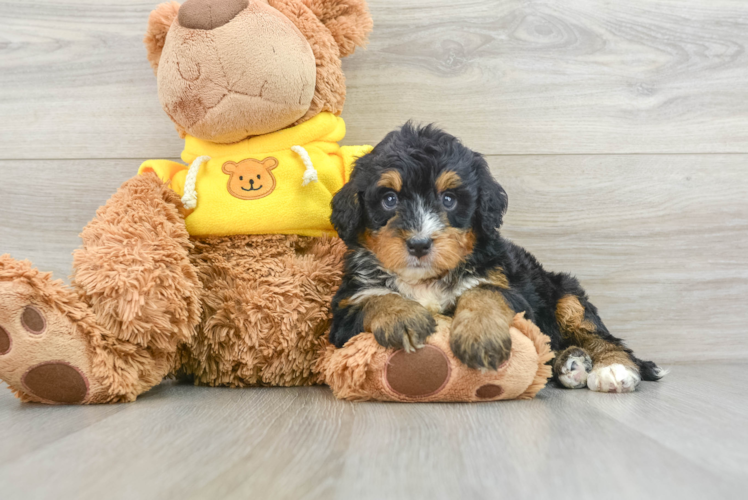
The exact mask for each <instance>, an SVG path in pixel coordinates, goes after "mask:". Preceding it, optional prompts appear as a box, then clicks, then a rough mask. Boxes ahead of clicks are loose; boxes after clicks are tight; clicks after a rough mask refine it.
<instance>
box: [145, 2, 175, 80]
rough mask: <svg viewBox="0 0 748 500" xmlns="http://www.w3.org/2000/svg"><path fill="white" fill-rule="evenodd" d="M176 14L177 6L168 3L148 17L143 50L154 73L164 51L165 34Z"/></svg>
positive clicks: (173, 3) (157, 8)
mask: <svg viewBox="0 0 748 500" xmlns="http://www.w3.org/2000/svg"><path fill="white" fill-rule="evenodd" d="M178 13H179V4H178V3H177V2H168V3H162V4H161V5H159V6H158V7H156V9H155V10H154V11H153V12H151V15H150V16H149V17H148V29H147V30H146V32H145V38H143V43H145V48H146V50H147V51H148V62H149V63H151V68H153V72H154V73H157V72H158V62H159V61H160V60H161V51H162V50H163V49H164V43H165V42H166V34H167V33H168V32H169V28H171V24H172V23H173V22H174V19H176V18H177V14H178Z"/></svg>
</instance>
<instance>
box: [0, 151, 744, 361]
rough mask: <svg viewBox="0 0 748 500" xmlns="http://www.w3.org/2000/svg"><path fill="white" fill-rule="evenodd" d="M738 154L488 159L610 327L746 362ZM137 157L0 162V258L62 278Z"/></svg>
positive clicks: (669, 356)
mask: <svg viewBox="0 0 748 500" xmlns="http://www.w3.org/2000/svg"><path fill="white" fill-rule="evenodd" d="M468 143H469V141H468ZM746 162H748V156H745V155H621V156H615V155H611V156H597V155H592V156H542V155H541V156H496V157H489V163H490V165H491V168H492V171H493V173H494V175H495V176H496V178H497V179H499V181H500V182H501V183H502V184H503V186H504V187H505V189H506V190H507V192H508V194H509V212H508V214H507V217H506V223H505V226H504V235H505V236H507V237H509V238H510V239H512V240H513V241H515V242H516V243H518V244H520V245H522V246H524V247H525V248H527V249H528V250H530V251H531V252H533V253H534V254H535V255H536V256H537V257H538V259H539V260H540V261H541V262H542V263H543V264H544V265H545V267H546V268H547V269H548V270H552V271H565V272H570V273H572V274H575V275H576V276H577V277H578V278H579V279H580V281H581V282H582V285H583V286H585V287H586V289H587V291H588V292H589V294H590V297H591V299H592V302H593V303H594V304H595V305H597V306H598V308H599V309H600V313H601V316H602V318H603V321H605V323H606V324H607V326H608V328H609V329H610V330H611V332H613V333H614V334H615V335H618V336H620V337H622V338H624V339H626V341H627V342H628V344H629V345H630V346H631V347H632V348H634V350H635V351H636V352H637V354H639V355H640V356H641V357H644V358H652V359H655V360H656V361H658V362H660V363H666V364H667V363H670V362H675V361H692V360H705V359H746V358H748V335H746V329H745V325H746V324H748V308H745V307H738V306H737V305H739V304H743V303H744V302H745V297H746V296H748V202H746V199H745V193H747V192H748V175H746V174H745V172H746V169H745V164H746ZM138 164H139V161H137V160H58V161H13V162H10V161H0V189H2V190H3V193H2V194H1V195H0V196H1V197H2V199H3V200H4V202H3V203H2V204H0V234H1V235H2V238H0V253H6V252H7V253H10V254H11V255H12V256H13V257H15V258H19V259H21V258H28V259H30V260H32V262H34V264H36V265H37V266H38V267H39V268H40V269H43V270H50V271H54V272H55V275H56V277H59V278H64V277H66V276H67V275H69V273H70V271H71V268H70V265H71V262H72V259H71V255H70V254H71V252H72V251H73V250H74V249H75V248H76V247H77V246H78V245H79V244H80V241H79V239H78V236H77V235H78V233H79V232H80V230H81V229H82V228H83V226H84V225H85V224H86V223H87V222H88V221H89V220H90V219H91V218H92V217H93V216H94V214H95V212H96V208H97V207H98V206H99V205H101V204H103V203H104V202H105V201H106V199H107V198H108V196H109V195H110V194H111V193H113V192H114V191H115V190H116V188H117V187H118V186H119V185H120V184H121V183H122V182H124V181H125V180H127V179H128V178H129V177H130V176H131V175H132V174H133V173H134V172H136V170H137V167H138ZM18 171H22V172H24V175H17V172H18ZM40 179H46V180H48V181H46V182H39V180H40Z"/></svg>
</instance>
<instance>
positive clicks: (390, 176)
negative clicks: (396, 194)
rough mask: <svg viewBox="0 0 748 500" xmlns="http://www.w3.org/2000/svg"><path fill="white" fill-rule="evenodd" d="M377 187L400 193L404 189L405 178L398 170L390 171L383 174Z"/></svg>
mask: <svg viewBox="0 0 748 500" xmlns="http://www.w3.org/2000/svg"><path fill="white" fill-rule="evenodd" d="M377 186H379V187H385V188H390V189H394V190H395V191H400V190H401V189H402V187H403V178H402V177H400V172H398V171H396V170H388V171H386V172H385V173H383V174H382V177H380V179H379V182H377Z"/></svg>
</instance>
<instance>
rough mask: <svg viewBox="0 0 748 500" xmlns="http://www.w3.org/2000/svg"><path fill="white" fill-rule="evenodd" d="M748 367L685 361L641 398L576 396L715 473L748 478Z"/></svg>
mask: <svg viewBox="0 0 748 500" xmlns="http://www.w3.org/2000/svg"><path fill="white" fill-rule="evenodd" d="M746 368H747V366H746V365H745V364H732V363H726V364H722V365H701V364H691V365H679V366H675V367H673V370H672V373H671V374H669V375H668V376H667V377H666V378H665V379H664V381H663V383H662V384H648V385H647V386H646V389H647V391H645V392H644V393H643V394H642V395H641V397H637V398H595V397H594V395H590V394H589V392H587V393H585V392H583V391H579V392H575V393H574V395H573V397H574V400H575V401H576V402H578V403H579V404H581V405H590V406H592V407H593V408H595V409H597V410H599V411H601V412H602V413H604V414H606V415H608V416H609V417H611V418H613V419H615V420H617V421H619V422H621V423H625V424H626V425H628V426H630V427H633V428H636V429H638V430H639V431H640V432H641V433H642V434H644V435H646V436H647V437H649V438H650V439H652V440H654V441H657V442H658V443H660V444H662V445H664V446H666V447H667V448H669V449H670V450H672V451H673V452H675V453H677V454H678V455H681V456H684V457H687V458H688V459H689V460H690V461H692V462H693V463H695V464H698V465H700V466H702V467H704V468H707V469H709V470H711V471H712V472H714V473H715V474H727V475H731V476H733V477H740V478H744V479H748V429H746V426H745V425H743V424H741V423H740V422H745V421H746V419H748V404H746V401H747V398H746V395H745V386H746V383H748V371H746ZM674 421H675V422H677V425H673V422H674ZM705 427H709V431H708V432H704V429H705Z"/></svg>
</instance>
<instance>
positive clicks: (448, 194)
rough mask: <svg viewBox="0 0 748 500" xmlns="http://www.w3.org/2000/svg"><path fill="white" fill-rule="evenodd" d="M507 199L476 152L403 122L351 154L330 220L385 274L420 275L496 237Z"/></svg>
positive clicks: (438, 271)
mask: <svg viewBox="0 0 748 500" xmlns="http://www.w3.org/2000/svg"><path fill="white" fill-rule="evenodd" d="M507 203H508V201H507V195H506V192H505V191H504V189H503V188H502V187H501V186H500V185H499V184H498V183H497V182H496V181H495V180H494V179H493V177H492V176H491V173H490V171H489V169H488V165H487V164H486V161H485V160H484V159H483V157H482V156H481V155H480V154H478V153H475V152H473V151H471V150H470V149H468V148H466V147H465V146H464V145H462V143H461V142H460V141H459V140H458V139H457V138H455V137H453V136H451V135H449V134H447V133H446V132H444V131H442V130H439V129H438V128H435V127H433V126H427V127H415V126H413V125H412V124H410V123H408V124H406V125H405V126H404V127H403V128H402V129H400V130H397V131H394V132H391V133H390V134H388V135H387V137H385V139H384V140H383V141H382V142H381V143H380V144H379V145H377V146H376V147H375V148H374V150H373V151H372V152H371V153H369V154H368V155H366V156H363V157H361V158H359V159H358V161H357V162H356V167H355V169H354V171H353V175H352V178H351V180H350V182H348V184H346V185H345V186H344V187H343V189H342V190H341V191H340V192H338V194H337V195H336V196H335V198H334V199H333V213H332V223H333V225H334V226H335V229H336V230H337V231H338V234H339V235H340V236H341V238H343V240H344V241H345V242H346V244H347V245H348V246H349V247H360V246H363V247H365V248H368V249H369V250H371V251H372V252H373V253H374V254H375V255H376V256H377V258H378V259H379V261H380V262H381V263H382V265H383V266H384V267H385V268H386V269H388V270H389V271H392V272H395V273H397V274H399V275H401V276H403V277H406V278H412V279H414V280H419V279H428V278H432V277H436V276H441V275H443V274H445V273H446V272H448V271H449V270H451V269H454V268H455V267H456V266H458V265H459V264H460V263H462V262H464V261H465V260H466V259H467V257H468V256H469V255H470V254H472V252H473V249H474V248H475V246H476V245H485V244H488V242H489V241H490V240H493V239H496V238H498V237H499V232H498V228H499V226H500V225H501V222H502V218H503V215H504V213H505V212H506V209H507Z"/></svg>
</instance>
